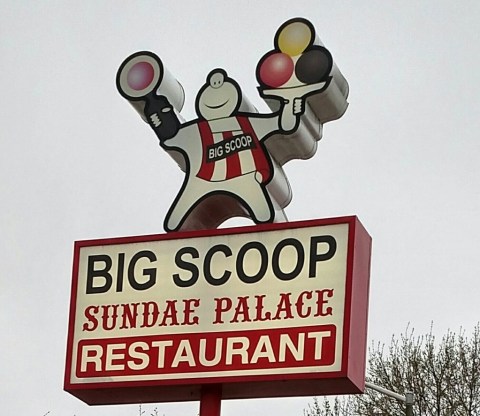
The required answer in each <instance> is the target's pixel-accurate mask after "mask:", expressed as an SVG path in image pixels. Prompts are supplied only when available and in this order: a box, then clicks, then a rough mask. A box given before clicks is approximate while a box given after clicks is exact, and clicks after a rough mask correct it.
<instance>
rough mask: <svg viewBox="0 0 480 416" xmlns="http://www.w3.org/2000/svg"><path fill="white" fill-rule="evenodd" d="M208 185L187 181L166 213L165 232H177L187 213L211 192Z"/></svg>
mask: <svg viewBox="0 0 480 416" xmlns="http://www.w3.org/2000/svg"><path fill="white" fill-rule="evenodd" d="M209 184H210V182H206V181H204V180H201V179H197V178H189V179H188V182H186V183H185V185H184V187H183V189H182V190H181V191H180V193H179V194H178V196H177V198H175V201H174V202H173V204H172V206H171V207H170V210H169V211H168V213H167V216H166V218H165V224H164V225H165V230H167V231H177V230H178V229H179V228H180V227H181V225H182V223H183V222H184V221H185V219H186V217H187V213H188V212H189V211H191V209H192V208H193V206H194V205H195V204H196V203H197V202H198V201H199V200H200V199H201V198H202V197H203V196H204V195H206V194H207V193H208V192H209V191H211V186H208V185H209Z"/></svg>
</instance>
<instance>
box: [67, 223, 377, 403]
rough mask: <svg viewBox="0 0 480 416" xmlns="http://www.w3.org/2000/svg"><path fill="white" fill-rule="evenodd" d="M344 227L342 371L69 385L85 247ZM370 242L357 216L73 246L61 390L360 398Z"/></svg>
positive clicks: (141, 395) (88, 395)
mask: <svg viewBox="0 0 480 416" xmlns="http://www.w3.org/2000/svg"><path fill="white" fill-rule="evenodd" d="M338 224H348V243H347V265H346V280H345V282H346V283H345V303H344V315H343V343H342V362H341V370H340V371H332V372H322V373H319V372H317V373H315V372H309V373H299V374H267V375H246V376H229V377H228V378H227V377H224V376H223V377H222V376H219V377H209V378H208V379H206V378H195V377H194V376H192V377H191V378H183V379H169V380H149V381H145V380H143V381H122V382H118V381H117V382H100V383H90V382H89V383H83V382H82V383H74V382H72V381H71V380H72V374H71V372H72V371H71V369H72V351H73V348H74V331H75V329H74V328H75V316H76V302H77V296H78V293H77V286H78V273H79V257H80V256H79V254H80V250H81V249H82V248H84V247H91V246H108V245H115V244H127V243H148V242H153V241H159V240H173V239H176V240H178V239H182V240H187V239H189V238H196V237H209V236H210V237H211V236H224V235H234V234H235V235H236V234H248V233H258V232H268V231H277V230H288V229H300V228H305V227H314V226H328V225H338ZM371 244H372V243H371V237H370V235H369V234H368V233H367V231H366V230H365V228H364V227H363V225H362V224H361V222H360V221H359V220H358V218H357V217H356V216H348V217H338V218H328V219H316V220H306V221H296V222H287V223H273V224H262V225H255V226H245V227H236V228H223V229H216V230H202V231H185V232H173V233H168V234H155V235H146V236H136V237H120V238H106V239H95V240H84V241H76V242H75V245H74V262H73V270H72V289H71V302H70V320H69V329H68V339H67V355H66V369H65V379H64V389H65V390H66V391H68V392H69V393H71V394H72V395H74V396H76V397H77V398H79V399H81V400H82V401H84V402H86V403H88V404H92V405H102V404H129V403H140V402H142V403H146V402H175V401H193V400H200V398H201V394H202V387H205V386H208V385H210V386H219V390H220V391H221V399H244V398H267V397H291V396H314V395H330V394H352V393H362V392H363V391H364V388H365V369H366V351H367V345H366V344H367V323H368V297H369V281H370V261H371V260H370V259H371Z"/></svg>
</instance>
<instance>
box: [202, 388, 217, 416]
mask: <svg viewBox="0 0 480 416" xmlns="http://www.w3.org/2000/svg"><path fill="white" fill-rule="evenodd" d="M221 405H222V386H221V384H204V385H203V386H202V391H201V393H200V415H199V416H220V408H221Z"/></svg>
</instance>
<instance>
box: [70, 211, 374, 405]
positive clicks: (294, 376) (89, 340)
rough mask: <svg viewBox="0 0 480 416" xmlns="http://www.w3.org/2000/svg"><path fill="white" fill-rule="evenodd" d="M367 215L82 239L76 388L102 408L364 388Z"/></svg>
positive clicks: (73, 339)
mask: <svg viewBox="0 0 480 416" xmlns="http://www.w3.org/2000/svg"><path fill="white" fill-rule="evenodd" d="M370 250H371V239H370V237H369V235H368V234H367V232H366V231H365V229H364V228H363V226H362V225H361V223H360V222H359V221H358V219H357V218H356V217H344V218H335V219H326V220H311V221H302V222H291V223H281V224H265V225H257V226H251V227H241V228H236V229H219V230H211V231H195V232H182V233H168V234H163V235H152V236H142V237H126V238H116V239H104V240H91V241H78V242H76V243H75V252H74V265H73V280H72V294H71V296H72V299H71V310H70V325H69V334H68V348H67V363H66V373H65V389H66V390H67V391H69V392H70V393H71V394H73V395H75V396H76V397H78V398H80V399H82V400H83V401H85V402H87V403H89V404H117V403H132V402H148V401H155V402H162V401H179V400H198V399H199V398H200V389H201V386H202V385H209V384H216V385H221V387H222V389H221V390H222V398H223V399H232V398H254V397H281V396H292V395H318V394H335V393H342V394H343V393H358V392H361V391H363V388H364V383H365V378H364V375H365V356H366V326H367V307H368V305H367V304H368V285H369V269H370Z"/></svg>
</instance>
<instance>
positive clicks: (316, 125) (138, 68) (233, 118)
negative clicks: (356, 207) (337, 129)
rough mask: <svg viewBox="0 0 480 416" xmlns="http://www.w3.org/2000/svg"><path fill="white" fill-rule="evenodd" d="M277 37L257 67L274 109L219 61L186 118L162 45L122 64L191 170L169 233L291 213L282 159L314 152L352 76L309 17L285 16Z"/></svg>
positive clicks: (126, 91) (129, 83)
mask: <svg viewBox="0 0 480 416" xmlns="http://www.w3.org/2000/svg"><path fill="white" fill-rule="evenodd" d="M273 43H274V48H273V49H272V50H270V51H268V52H267V53H266V54H265V55H264V56H263V57H262V58H261V59H260V60H259V62H258V64H257V66H256V70H255V71H254V70H253V69H252V77H253V75H254V74H255V75H256V78H257V82H258V83H259V87H258V91H259V94H260V96H261V97H262V98H263V99H264V100H265V101H266V103H267V104H268V106H269V107H270V109H271V110H272V112H271V113H258V112H257V110H256V108H255V107H254V106H253V105H252V104H250V102H249V100H248V99H247V98H246V97H245V96H244V94H243V93H242V90H241V88H240V85H239V84H238V83H237V82H236V81H235V79H234V78H233V77H232V76H231V75H229V74H227V71H225V70H224V69H222V68H216V69H213V70H212V71H211V72H210V73H209V74H208V75H207V77H206V81H205V83H204V84H203V85H202V86H201V87H200V89H199V91H198V93H197V95H196V100H195V110H196V113H197V117H196V118H195V119H193V120H189V121H186V122H184V121H183V119H182V117H181V116H180V114H179V113H180V111H181V110H182V108H183V102H184V91H183V88H182V87H181V85H180V83H179V82H178V81H177V80H176V79H175V78H174V77H173V76H172V75H171V74H170V72H169V71H168V70H167V69H166V67H165V65H164V64H163V62H162V60H161V59H160V58H159V57H158V56H157V55H156V54H154V53H153V52H149V51H143V52H137V53H134V54H132V55H131V56H129V57H128V58H127V59H125V61H124V62H123V63H122V64H121V65H120V68H119V70H118V73H117V88H118V91H119V92H120V94H121V95H122V96H123V97H124V98H125V99H127V100H128V101H129V102H130V103H131V104H132V105H133V106H134V108H135V109H136V110H137V111H138V112H139V113H140V116H141V117H142V118H143V120H144V121H146V122H147V123H148V124H149V125H150V126H151V128H152V129H153V131H154V132H155V134H156V136H157V138H158V140H159V143H160V146H161V147H162V148H163V149H164V150H165V151H166V152H167V153H169V154H170V156H171V157H172V158H173V159H174V160H175V161H176V162H177V163H178V164H179V166H180V168H181V169H182V170H183V171H184V172H185V180H184V181H183V184H182V185H181V187H180V191H179V193H178V195H177V197H176V198H175V200H174V202H173V204H172V206H171V207H170V209H169V211H168V213H167V215H166V218H165V221H164V229H165V230H166V231H167V232H171V231H179V230H195V229H213V228H217V227H218V226H219V225H220V224H221V223H222V222H224V221H225V220H227V219H229V218H231V217H235V216H243V217H248V218H251V219H252V220H253V221H254V222H255V223H257V224H263V223H271V222H279V221H285V220H286V217H285V214H284V212H283V209H284V208H285V207H286V206H287V205H288V204H289V203H290V201H291V199H292V191H291V189H290V185H289V183H288V180H287V178H286V176H285V173H284V171H283V169H282V166H283V165H284V164H285V163H287V162H288V161H290V160H292V159H309V158H311V157H312V156H313V155H314V154H315V153H316V150H317V141H318V140H320V139H321V137H322V131H323V124H324V123H326V122H329V121H331V120H335V119H338V118H340V117H341V116H342V115H343V114H344V112H345V110H346V108H347V105H348V104H347V100H346V99H347V96H348V84H347V81H346V80H345V78H344V77H343V75H342V74H341V73H340V71H339V69H338V67H337V66H336V65H335V63H334V61H333V58H332V55H331V54H330V52H329V51H328V50H327V49H326V48H325V47H324V46H323V45H322V44H321V42H320V39H319V38H318V36H317V35H316V33H315V28H314V27H313V25H312V24H311V23H310V22H309V21H308V20H305V19H301V18H296V19H291V20H289V21H287V22H285V23H284V24H283V25H281V26H280V28H279V29H278V31H277V33H276V34H275V37H274V42H273ZM245 66H246V64H245Z"/></svg>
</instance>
